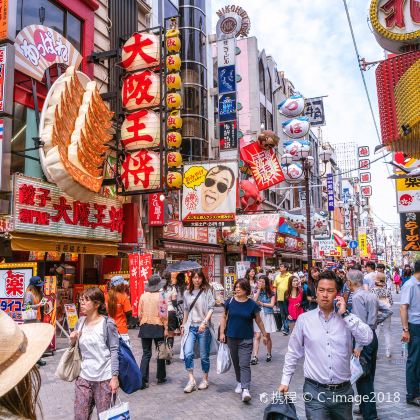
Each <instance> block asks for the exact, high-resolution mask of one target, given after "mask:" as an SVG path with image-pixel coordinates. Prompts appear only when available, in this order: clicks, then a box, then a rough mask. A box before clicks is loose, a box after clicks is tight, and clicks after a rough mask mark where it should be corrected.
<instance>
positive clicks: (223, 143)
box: [219, 120, 238, 150]
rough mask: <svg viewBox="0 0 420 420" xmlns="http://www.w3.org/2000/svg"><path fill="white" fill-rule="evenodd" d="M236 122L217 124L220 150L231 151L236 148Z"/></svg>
mask: <svg viewBox="0 0 420 420" xmlns="http://www.w3.org/2000/svg"><path fill="white" fill-rule="evenodd" d="M237 124H238V123H237V121H236V120H235V121H227V122H224V123H219V139H220V150H231V149H237V148H238V130H237Z"/></svg>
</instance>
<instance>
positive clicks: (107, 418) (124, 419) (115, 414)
mask: <svg viewBox="0 0 420 420" xmlns="http://www.w3.org/2000/svg"><path fill="white" fill-rule="evenodd" d="M111 405H112V402H111ZM130 419H131V417H130V407H129V405H128V402H125V403H123V402H121V400H120V399H119V398H118V404H116V405H114V406H113V407H110V408H109V409H108V410H106V411H102V413H99V420H130Z"/></svg>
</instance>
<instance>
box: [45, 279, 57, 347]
mask: <svg viewBox="0 0 420 420" xmlns="http://www.w3.org/2000/svg"><path fill="white" fill-rule="evenodd" d="M44 281H45V283H44V297H45V298H46V299H47V303H46V304H45V306H44V319H43V322H45V323H47V324H51V325H52V326H53V327H54V331H55V325H56V321H57V318H56V314H57V277H56V276H45V278H44ZM55 344H56V341H55V333H54V335H53V338H52V340H51V344H50V345H49V346H48V350H55Z"/></svg>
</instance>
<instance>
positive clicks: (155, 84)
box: [122, 70, 160, 111]
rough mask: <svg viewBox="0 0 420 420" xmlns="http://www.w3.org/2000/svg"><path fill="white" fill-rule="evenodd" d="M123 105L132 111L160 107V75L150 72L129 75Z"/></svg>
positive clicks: (125, 80)
mask: <svg viewBox="0 0 420 420" xmlns="http://www.w3.org/2000/svg"><path fill="white" fill-rule="evenodd" d="M122 104H123V106H124V108H126V109H128V110H130V111H132V110H135V109H142V108H154V107H157V106H159V105H160V80H159V75H157V74H156V73H153V72H152V71H150V70H142V71H139V72H137V73H133V74H129V75H128V76H127V77H126V78H125V79H124V82H123V87H122Z"/></svg>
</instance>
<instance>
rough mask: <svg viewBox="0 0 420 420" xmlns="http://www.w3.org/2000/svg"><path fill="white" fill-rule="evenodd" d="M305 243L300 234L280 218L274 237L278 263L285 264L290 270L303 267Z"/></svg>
mask: <svg viewBox="0 0 420 420" xmlns="http://www.w3.org/2000/svg"><path fill="white" fill-rule="evenodd" d="M304 245H305V241H304V239H303V238H302V237H301V235H300V233H299V232H298V231H297V230H296V228H294V227H293V226H292V225H291V223H289V222H288V221H287V220H286V219H285V218H280V223H279V228H278V232H277V235H276V255H277V257H278V259H279V262H281V263H286V264H288V265H289V266H290V267H292V268H297V267H298V268H300V269H302V267H303V261H305V260H306V253H305V254H304V250H303V249H304Z"/></svg>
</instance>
